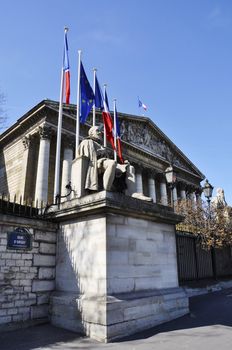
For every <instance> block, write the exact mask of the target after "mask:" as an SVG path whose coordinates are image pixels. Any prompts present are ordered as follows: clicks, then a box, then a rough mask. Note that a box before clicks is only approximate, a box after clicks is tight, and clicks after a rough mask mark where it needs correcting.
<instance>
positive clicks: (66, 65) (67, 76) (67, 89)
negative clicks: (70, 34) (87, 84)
mask: <svg viewBox="0 0 232 350" xmlns="http://www.w3.org/2000/svg"><path fill="white" fill-rule="evenodd" d="M63 71H64V80H65V82H64V87H65V102H66V103H69V102H70V67H69V58H68V39H67V31H65V32H64V55H63Z"/></svg>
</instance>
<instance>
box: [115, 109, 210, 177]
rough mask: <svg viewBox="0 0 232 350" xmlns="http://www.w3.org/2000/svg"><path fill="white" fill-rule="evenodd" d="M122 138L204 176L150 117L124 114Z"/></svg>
mask: <svg viewBox="0 0 232 350" xmlns="http://www.w3.org/2000/svg"><path fill="white" fill-rule="evenodd" d="M121 138H122V140H123V141H125V142H127V143H129V144H131V145H134V146H135V147H138V148H140V149H142V150H144V151H145V152H148V153H150V154H153V155H154V156H155V157H157V158H160V159H163V160H165V161H168V162H169V163H170V164H173V165H174V166H176V167H178V168H181V169H183V170H186V171H188V172H190V173H192V174H194V175H197V176H199V177H201V178H204V175H203V174H202V173H201V172H200V171H199V170H198V169H197V168H196V167H195V165H194V164H193V163H192V162H191V161H190V160H189V159H188V158H187V157H186V156H185V155H184V154H183V153H182V151H181V150H180V149H179V148H178V147H177V146H176V145H175V144H174V143H173V142H172V141H171V140H170V139H169V138H168V137H167V136H166V135H165V134H164V133H163V132H162V131H161V130H160V129H159V128H158V127H157V126H156V125H155V124H154V123H153V122H152V121H151V120H150V119H148V118H145V117H143V118H134V117H128V116H126V117H124V116H123V115H122V119H121Z"/></svg>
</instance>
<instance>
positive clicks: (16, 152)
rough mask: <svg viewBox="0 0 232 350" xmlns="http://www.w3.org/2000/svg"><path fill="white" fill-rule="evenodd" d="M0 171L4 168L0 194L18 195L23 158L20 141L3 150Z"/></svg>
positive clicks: (0, 179) (0, 181)
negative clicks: (0, 168)
mask: <svg viewBox="0 0 232 350" xmlns="http://www.w3.org/2000/svg"><path fill="white" fill-rule="evenodd" d="M2 154H3V157H2V160H1V162H2V163H3V167H2V169H4V166H5V172H6V174H7V176H6V174H4V172H3V170H2V172H3V173H2V174H1V177H0V189H1V191H0V192H1V193H10V194H11V195H15V194H16V195H19V194H20V184H21V175H22V158H23V143H22V140H19V141H18V142H16V143H14V144H12V145H10V146H9V147H7V148H4V150H3V153H2Z"/></svg>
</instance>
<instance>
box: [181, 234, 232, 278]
mask: <svg viewBox="0 0 232 350" xmlns="http://www.w3.org/2000/svg"><path fill="white" fill-rule="evenodd" d="M176 246H177V263H178V273H179V281H180V282H181V283H183V282H186V281H197V280H201V279H210V278H220V277H227V276H232V254H231V249H232V248H231V247H228V246H227V247H223V248H216V249H215V248H212V249H210V250H205V249H203V248H202V247H201V245H200V243H199V241H198V240H197V238H196V237H195V236H193V235H192V234H191V233H188V232H183V231H177V232H176Z"/></svg>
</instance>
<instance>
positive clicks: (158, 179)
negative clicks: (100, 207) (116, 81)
mask: <svg viewBox="0 0 232 350" xmlns="http://www.w3.org/2000/svg"><path fill="white" fill-rule="evenodd" d="M39 135H40V141H39V154H38V165H37V174H36V184H35V200H38V201H43V202H44V203H46V202H47V200H48V190H49V188H48V186H49V167H50V146H51V145H50V143H51V135H52V132H51V129H50V128H48V127H41V128H40V130H39ZM62 142H63V161H62V164H61V195H62V196H63V195H66V194H67V189H66V185H67V184H68V183H69V181H70V180H71V166H72V160H73V157H74V152H73V149H74V148H73V143H72V140H71V139H70V138H68V137H66V136H65V137H64V138H63V137H62ZM134 166H135V175H136V191H137V192H139V193H142V194H145V195H147V196H149V197H151V198H152V199H153V202H154V203H160V204H162V205H170V189H169V188H168V185H167V182H166V179H165V176H164V174H161V173H160V172H156V171H155V169H154V170H152V169H144V168H142V166H141V165H140V166H138V164H134ZM144 183H146V192H147V193H144V192H145V191H144ZM196 193H197V192H196V189H194V188H191V187H190V186H189V184H187V183H185V182H183V181H182V182H180V181H179V182H177V183H176V184H175V185H174V186H173V188H172V201H173V202H175V201H177V199H179V198H180V199H187V198H189V199H191V200H192V201H196V196H197V194H196ZM198 195H199V194H198Z"/></svg>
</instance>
